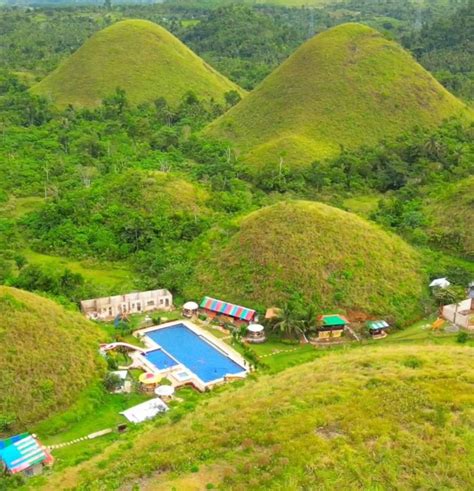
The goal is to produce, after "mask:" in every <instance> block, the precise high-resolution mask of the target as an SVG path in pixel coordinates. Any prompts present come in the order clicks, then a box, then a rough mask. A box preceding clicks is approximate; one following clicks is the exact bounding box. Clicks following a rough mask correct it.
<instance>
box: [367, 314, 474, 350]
mask: <svg viewBox="0 0 474 491" xmlns="http://www.w3.org/2000/svg"><path fill="white" fill-rule="evenodd" d="M433 321H434V319H433V318H429V319H423V320H421V321H418V322H416V323H415V324H413V325H412V326H410V327H407V328H406V329H402V330H400V331H395V332H392V333H390V334H389V335H388V336H387V337H386V338H384V339H382V340H379V341H374V342H377V343H384V344H404V343H413V344H458V343H457V336H458V333H453V332H446V331H444V330H443V329H441V330H433V329H432V328H431V325H432V323H433ZM466 345H467V346H474V335H471V336H470V338H469V340H468V341H467V342H466Z"/></svg>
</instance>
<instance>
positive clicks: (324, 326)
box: [318, 314, 349, 339]
mask: <svg viewBox="0 0 474 491" xmlns="http://www.w3.org/2000/svg"><path fill="white" fill-rule="evenodd" d="M319 320H320V323H321V325H320V326H319V327H318V339H329V338H340V337H341V336H342V334H343V332H344V328H345V327H346V326H347V324H349V321H348V320H347V319H346V318H345V317H344V316H343V315H340V314H327V315H322V316H321V317H320V318H319Z"/></svg>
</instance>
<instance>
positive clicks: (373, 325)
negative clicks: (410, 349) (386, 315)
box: [367, 321, 390, 331]
mask: <svg viewBox="0 0 474 491" xmlns="http://www.w3.org/2000/svg"><path fill="white" fill-rule="evenodd" d="M367 327H368V329H370V330H371V331H377V330H378V329H387V327H390V326H389V325H388V324H387V322H385V321H369V322H367Z"/></svg>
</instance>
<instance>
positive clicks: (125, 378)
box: [110, 370, 132, 394]
mask: <svg viewBox="0 0 474 491" xmlns="http://www.w3.org/2000/svg"><path fill="white" fill-rule="evenodd" d="M110 373H112V374H113V375H115V376H116V377H118V378H119V379H120V387H118V388H117V389H116V391H115V392H116V393H124V394H130V392H131V391H132V381H131V378H130V376H129V373H128V370H114V371H113V372H110Z"/></svg>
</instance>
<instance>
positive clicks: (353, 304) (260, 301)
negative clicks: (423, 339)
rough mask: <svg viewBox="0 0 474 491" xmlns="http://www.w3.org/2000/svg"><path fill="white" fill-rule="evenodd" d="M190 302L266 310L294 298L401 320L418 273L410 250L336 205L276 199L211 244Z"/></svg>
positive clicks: (417, 286)
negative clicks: (211, 300) (207, 299)
mask: <svg viewBox="0 0 474 491" xmlns="http://www.w3.org/2000/svg"><path fill="white" fill-rule="evenodd" d="M210 243H211V244H212V245H211V247H210V250H207V249H204V250H203V251H202V255H201V261H200V262H198V265H197V268H196V273H195V277H194V281H193V282H190V283H189V284H188V291H187V294H188V296H189V297H190V298H199V297H200V296H201V295H204V294H205V295H211V296H214V297H217V298H220V297H222V298H226V299H228V300H229V301H233V302H236V303H243V304H244V305H245V304H249V303H250V305H252V304H255V305H256V306H259V307H262V308H263V307H268V306H271V305H275V304H276V305H278V304H280V303H281V302H282V301H283V300H285V298H288V297H290V296H291V295H292V294H295V293H296V294H299V295H301V296H302V297H303V299H304V301H305V302H312V303H314V304H316V305H317V306H318V307H319V308H320V309H325V310H332V309H338V308H339V309H343V310H346V311H350V310H356V311H362V312H365V313H367V314H373V315H380V316H385V317H387V316H389V317H393V318H394V319H396V321H397V322H399V323H402V324H403V323H404V322H406V321H408V320H412V319H413V318H414V317H416V315H417V314H418V313H419V308H420V300H421V298H422V297H423V275H422V273H421V268H420V261H419V258H418V255H417V254H416V253H415V252H414V250H413V249H412V248H411V247H410V246H408V245H407V244H406V243H405V242H403V241H402V240H401V239H400V238H398V237H396V236H395V235H391V234H388V233H386V232H384V231H383V230H382V229H380V228H378V227H377V226H376V225H374V224H372V223H369V222H368V221H366V220H364V219H362V218H360V217H358V216H356V215H354V214H352V213H348V212H345V211H342V210H339V209H337V208H333V207H331V206H327V205H324V204H321V203H315V202H309V201H292V202H282V203H278V204H276V205H273V206H269V207H267V208H263V209H260V210H258V211H255V212H253V213H251V214H249V215H247V216H246V217H245V218H243V219H242V220H241V222H240V223H239V224H238V227H237V229H236V230H235V231H234V233H232V234H230V237H229V234H228V232H223V233H222V234H221V236H219V235H217V236H215V237H213V238H212V240H211V241H210Z"/></svg>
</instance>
